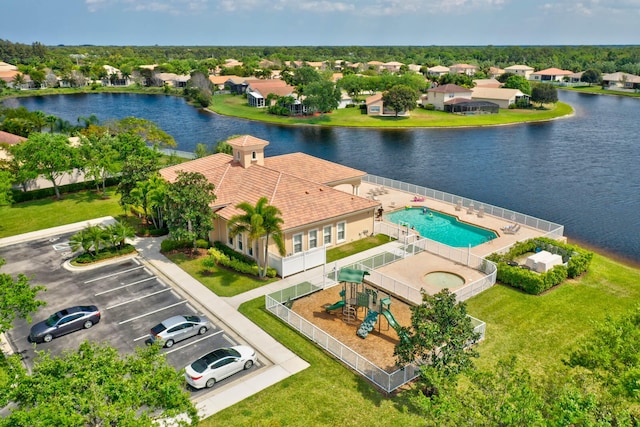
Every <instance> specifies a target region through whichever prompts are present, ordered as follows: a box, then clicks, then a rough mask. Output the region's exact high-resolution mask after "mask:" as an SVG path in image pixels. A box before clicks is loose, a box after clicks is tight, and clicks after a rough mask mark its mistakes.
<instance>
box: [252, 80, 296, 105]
mask: <svg viewBox="0 0 640 427" xmlns="http://www.w3.org/2000/svg"><path fill="white" fill-rule="evenodd" d="M245 82H246V83H247V89H246V91H245V93H246V94H247V101H248V103H249V106H250V107H256V108H264V107H268V106H269V105H268V104H267V97H268V96H269V95H272V94H273V95H277V96H291V97H293V96H294V92H295V90H296V88H295V87H293V86H289V85H288V84H287V83H286V82H285V81H284V80H257V79H252V80H245Z"/></svg>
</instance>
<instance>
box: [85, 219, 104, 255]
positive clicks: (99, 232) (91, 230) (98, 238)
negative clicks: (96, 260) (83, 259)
mask: <svg viewBox="0 0 640 427" xmlns="http://www.w3.org/2000/svg"><path fill="white" fill-rule="evenodd" d="M84 231H85V233H86V234H87V239H89V240H90V241H91V246H92V247H93V254H94V255H98V251H99V250H100V246H101V245H102V244H103V243H104V241H105V240H106V232H105V229H104V228H103V227H101V226H99V225H90V226H89V227H87V228H85V229H84Z"/></svg>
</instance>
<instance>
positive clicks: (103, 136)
mask: <svg viewBox="0 0 640 427" xmlns="http://www.w3.org/2000/svg"><path fill="white" fill-rule="evenodd" d="M115 139H116V138H115V137H114V136H111V135H109V134H108V133H106V132H94V133H91V134H89V136H87V137H81V139H80V141H81V145H80V155H81V156H82V164H83V166H82V169H83V170H84V172H85V176H86V177H88V178H91V179H93V180H94V181H95V183H96V188H100V186H102V194H103V195H104V196H106V194H107V188H106V181H107V178H108V177H109V176H112V175H114V174H116V173H117V172H118V171H119V162H118V160H119V157H120V154H119V153H118V151H117V149H116V141H115Z"/></svg>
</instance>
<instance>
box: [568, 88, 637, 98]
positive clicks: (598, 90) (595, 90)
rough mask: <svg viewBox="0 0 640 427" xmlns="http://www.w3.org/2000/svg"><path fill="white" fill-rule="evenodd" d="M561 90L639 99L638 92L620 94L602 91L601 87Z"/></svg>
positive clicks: (619, 92) (614, 91) (613, 91)
mask: <svg viewBox="0 0 640 427" xmlns="http://www.w3.org/2000/svg"><path fill="white" fill-rule="evenodd" d="M561 89H562V90H569V91H572V92H582V93H593V94H596V95H613V96H630V97H632V98H640V92H621V91H617V90H607V89H602V87H601V86H598V85H596V86H566V87H562V88H561Z"/></svg>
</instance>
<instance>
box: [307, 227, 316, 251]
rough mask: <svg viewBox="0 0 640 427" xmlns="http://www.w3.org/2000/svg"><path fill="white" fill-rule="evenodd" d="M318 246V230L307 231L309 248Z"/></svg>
mask: <svg viewBox="0 0 640 427" xmlns="http://www.w3.org/2000/svg"><path fill="white" fill-rule="evenodd" d="M317 247H318V230H311V231H310V232H309V249H314V248H317Z"/></svg>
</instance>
